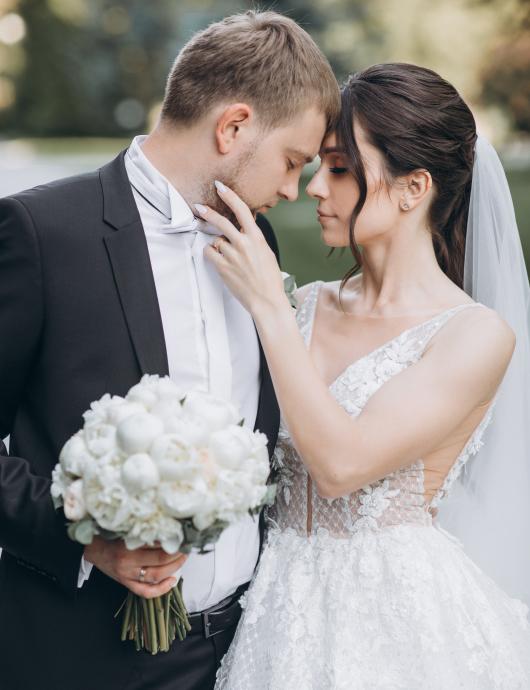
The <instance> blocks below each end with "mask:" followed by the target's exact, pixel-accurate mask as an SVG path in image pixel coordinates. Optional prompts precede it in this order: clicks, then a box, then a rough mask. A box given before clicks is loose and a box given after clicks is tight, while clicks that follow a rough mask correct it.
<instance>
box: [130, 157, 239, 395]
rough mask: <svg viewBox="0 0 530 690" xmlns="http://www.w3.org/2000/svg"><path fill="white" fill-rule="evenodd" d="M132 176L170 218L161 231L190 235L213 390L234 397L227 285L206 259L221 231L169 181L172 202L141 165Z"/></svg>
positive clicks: (136, 187) (133, 169) (168, 186)
mask: <svg viewBox="0 0 530 690" xmlns="http://www.w3.org/2000/svg"><path fill="white" fill-rule="evenodd" d="M129 178H130V181H131V184H132V186H133V187H134V188H135V189H136V191H137V192H138V193H139V194H141V195H142V196H143V197H144V199H145V200H146V201H148V202H149V204H151V206H153V207H154V208H156V209H157V210H158V211H159V212H160V214H161V215H162V216H163V219H164V220H165V221H166V222H163V224H162V226H161V227H160V232H162V233H164V234H174V233H179V234H180V233H189V235H190V237H189V244H188V246H189V247H190V250H191V257H192V260H193V267H194V270H195V274H196V278H197V287H198V292H199V300H200V309H201V318H202V322H203V324H204V331H205V337H206V347H207V350H208V381H209V391H210V393H212V394H213V395H216V396H218V397H220V398H223V399H224V400H230V398H231V395H232V364H231V357H230V348H229V341H228V333H227V330H226V319H225V311H224V299H223V292H224V286H223V281H222V280H221V278H220V276H219V274H218V273H217V271H216V269H215V267H214V266H213V265H212V264H210V263H209V262H207V261H206V260H205V259H204V248H205V247H206V245H208V244H211V239H212V236H218V235H219V234H220V233H219V231H218V230H217V229H216V228H213V227H212V226H209V225H208V224H207V223H205V222H204V221H203V220H200V219H198V218H196V217H195V216H194V215H193V213H192V211H191V209H190V207H189V206H188V204H187V203H186V202H185V201H184V199H183V198H182V196H181V195H180V194H179V193H178V192H177V190H176V189H175V188H174V187H172V186H171V185H170V184H169V183H168V185H167V191H168V194H169V204H168V197H167V196H166V195H165V194H163V193H162V192H161V190H160V189H158V188H156V187H155V186H154V185H152V184H151V181H150V180H149V179H148V177H147V176H145V175H144V174H142V171H141V170H140V169H139V168H138V167H136V166H132V167H131V168H130V169H129ZM214 344H215V345H214Z"/></svg>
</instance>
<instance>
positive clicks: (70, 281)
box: [0, 12, 339, 690]
mask: <svg viewBox="0 0 530 690" xmlns="http://www.w3.org/2000/svg"><path fill="white" fill-rule="evenodd" d="M338 108H339V95H338V87H337V84H336V81H335V79H334V77H333V74H332V71H331V69H330V67H329V64H328V63H327V61H326V59H325V58H324V56H323V55H322V54H321V52H320V51H319V49H318V48H317V47H316V45H315V44H314V43H313V41H312V39H311V38H310V37H309V36H308V34H306V33H305V32H304V31H303V30H302V29H301V28H300V27H299V26H297V25H296V24H295V23H294V22H293V21H291V20H289V19H287V18H285V17H283V16H281V15H278V14H275V13H273V12H265V13H255V12H247V13H246V14H242V15H236V16H233V17H229V18H227V19H225V20H224V21H222V22H219V23H217V24H213V25H211V26H210V27H209V28H207V29H206V30H205V31H203V32H201V33H199V34H197V35H195V36H194V37H193V38H192V39H191V40H190V41H189V43H188V44H187V45H186V46H185V47H184V48H183V50H182V51H181V53H180V55H179V56H178V58H177V60H176V62H175V64H174V66H173V69H172V71H171V73H170V75H169V79H168V83H167V90H166V94H165V98H164V102H163V107H162V114H161V118H160V121H159V123H158V124H157V126H156V128H155V129H154V131H153V132H152V133H151V134H150V135H148V136H147V137H137V138H136V139H134V141H133V142H132V144H131V146H130V147H129V149H128V150H127V151H125V152H122V153H121V154H120V155H119V156H118V157H117V158H116V159H115V160H114V161H112V162H111V163H109V164H108V165H106V166H104V167H103V168H101V170H99V171H96V172H94V173H90V174H87V175H82V176H79V177H74V178H70V179H66V180H60V181H58V182H53V183H50V184H48V185H44V186H42V187H37V188H35V189H32V190H28V191H25V192H22V193H20V194H17V195H14V196H12V197H8V198H5V199H2V200H0V333H1V335H0V439H1V438H4V437H6V436H7V435H10V437H11V442H10V451H9V454H8V452H7V450H6V448H5V446H4V445H3V444H2V443H1V441H0V547H2V549H3V551H2V557H1V560H0V687H1V688H2V690H29V689H30V688H35V689H36V690H37V689H38V690H95V688H100V689H101V690H122V689H123V690H140V689H142V690H147V688H149V689H156V690H165V689H167V690H169V689H170V688H173V689H175V688H178V690H191V689H195V688H196V689H197V690H199V689H201V690H203V689H206V688H211V687H213V683H214V679H215V671H216V667H217V665H218V663H219V661H220V658H221V657H222V655H223V654H224V652H225V651H226V649H227V648H228V645H229V644H230V641H231V639H232V637H233V634H234V631H235V626H236V624H237V621H238V618H239V614H240V608H239V604H238V603H237V600H238V597H239V596H240V595H241V592H242V591H244V589H245V587H246V584H247V583H248V581H249V579H250V577H251V575H252V572H253V569H254V567H255V564H256V560H257V557H258V551H259V532H258V527H257V525H256V524H255V523H253V522H252V521H250V520H249V521H248V522H245V523H242V524H241V525H238V526H235V527H233V528H231V529H229V530H228V531H227V532H226V534H224V535H223V536H222V538H221V540H220V541H219V543H218V544H217V545H216V546H215V549H214V550H213V552H212V553H211V554H209V555H191V556H190V557H189V558H188V559H187V560H185V558H184V557H182V556H180V555H177V556H168V555H167V554H165V553H164V552H162V551H161V550H159V549H139V550H137V551H127V550H126V549H125V548H124V547H123V545H122V544H121V543H120V542H105V541H103V540H100V539H96V540H95V541H94V543H93V544H91V545H90V546H89V547H87V548H86V549H85V550H84V551H83V548H82V546H81V545H79V544H77V543H74V542H72V541H70V540H69V539H68V537H67V536H66V529H65V518H64V515H63V514H62V513H60V512H56V511H54V509H53V506H52V501H51V498H50V495H49V491H50V475H51V471H52V469H53V467H54V465H55V463H56V462H57V459H58V455H59V451H60V449H61V447H62V445H63V444H64V442H65V441H66V440H67V438H69V436H70V435H71V434H73V433H74V432H75V431H76V430H77V429H78V428H80V426H81V424H82V417H81V415H82V413H83V411H84V410H86V409H87V408H88V406H89V404H90V402H91V401H92V400H95V399H97V398H99V397H100V396H101V395H103V394H104V393H105V392H110V393H112V394H119V395H123V394H124V393H125V392H126V391H127V390H128V389H129V387H131V386H132V385H133V384H135V383H136V382H137V381H138V380H139V378H140V377H141V375H142V374H144V373H151V374H153V373H157V374H160V375H165V374H169V375H170V376H171V377H172V379H173V380H175V381H176V382H177V383H178V384H179V385H180V386H182V387H183V388H187V389H189V388H200V389H202V390H209V391H211V392H213V393H215V394H217V395H221V396H224V397H228V398H230V399H232V400H233V401H234V402H235V403H236V404H237V405H238V407H239V408H240V409H241V410H242V413H243V415H244V417H245V420H246V423H247V424H249V425H250V426H251V427H256V428H259V429H260V430H261V431H263V432H264V433H266V434H267V436H268V439H269V451H270V452H272V449H273V447H274V444H275V440H276V435H277V429H278V420H279V411H278V407H277V403H276V401H275V397H274V391H273V388H272V384H271V380H270V376H269V373H268V371H267V367H266V363H265V359H264V357H263V353H262V351H261V348H260V345H259V342H258V339H257V335H256V331H255V329H254V325H253V323H252V320H251V318H250V316H249V314H248V313H247V312H246V311H245V310H244V309H243V307H241V305H240V304H239V303H238V302H237V301H236V300H235V299H234V298H233V297H232V295H231V294H230V293H229V292H228V291H227V290H226V289H225V288H223V285H222V283H221V281H220V279H219V277H218V276H217V274H216V273H215V270H214V269H213V267H212V266H211V265H210V264H208V263H206V262H205V261H204V259H203V250H204V247H205V246H206V245H207V244H208V243H210V242H211V241H212V240H213V239H214V238H213V236H212V234H213V233H215V230H213V229H212V228H209V227H208V226H206V225H205V224H204V223H203V222H202V221H199V220H198V219H197V218H196V217H195V216H194V214H193V210H192V209H193V204H194V203H196V202H200V203H203V204H209V205H210V206H212V207H215V208H218V209H219V210H221V211H222V212H223V211H225V212H226V210H227V209H226V208H224V209H223V207H222V205H221V203H220V201H219V200H218V197H217V195H216V193H215V187H214V181H215V180H216V179H219V180H222V181H224V182H225V183H226V184H228V185H230V187H232V188H233V189H235V190H236V191H237V192H238V193H239V194H240V195H241V196H242V198H243V199H244V200H245V201H246V202H247V204H249V206H250V207H251V208H252V209H253V210H254V211H255V212H256V213H257V212H258V211H259V210H262V211H263V210H264V209H266V208H268V207H271V206H273V205H274V204H276V203H277V201H279V200H280V199H287V200H290V201H292V200H294V199H295V198H296V196H297V188H298V181H299V177H300V173H301V170H302V167H303V165H304V164H305V163H306V161H308V160H310V159H312V158H313V157H314V156H315V155H316V153H317V151H318V150H319V146H320V142H321V139H322V137H323V135H324V133H325V131H326V128H327V127H329V126H330V125H331V123H332V122H333V121H334V119H335V118H336V116H337V113H338ZM258 219H259V224H260V227H261V228H262V230H263V232H264V234H265V237H266V238H267V241H268V242H269V244H270V245H271V247H272V248H273V249H274V251H275V252H276V253H277V245H276V241H275V238H274V234H273V232H272V229H271V228H270V226H269V224H268V223H267V222H266V221H265V220H264V218H263V217H262V216H258ZM180 566H183V569H182V574H183V577H184V582H185V584H184V596H185V600H186V603H187V606H188V609H189V611H190V613H192V616H191V620H192V632H191V633H190V634H189V635H188V637H187V639H186V640H185V641H184V642H182V643H179V642H178V641H176V642H175V643H174V644H173V646H172V648H171V650H170V652H168V653H167V654H163V653H162V654H158V655H157V656H153V657H152V656H150V655H149V654H147V653H146V652H136V651H135V649H134V647H133V645H132V643H130V642H125V643H122V642H120V641H119V624H118V622H117V621H116V620H115V619H114V618H113V614H114V612H115V611H116V610H117V609H118V607H119V605H120V604H121V602H122V600H123V598H124V596H125V594H126V590H127V589H130V590H132V591H134V592H136V593H138V594H141V595H143V596H146V597H152V596H156V595H159V594H161V593H163V592H166V591H168V589H169V587H170V586H171V578H170V576H171V574H172V573H173V572H174V571H175V570H177V569H178V568H179V567H180Z"/></svg>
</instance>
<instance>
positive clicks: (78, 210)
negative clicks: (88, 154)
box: [0, 156, 120, 225]
mask: <svg viewBox="0 0 530 690" xmlns="http://www.w3.org/2000/svg"><path fill="white" fill-rule="evenodd" d="M119 158H120V156H118V158H116V159H115V160H114V161H111V162H110V163H107V164H106V165H105V166H103V167H102V168H99V169H96V170H92V171H90V172H86V173H82V174H78V175H72V176H69V177H63V178H60V179H57V180H53V181H51V182H47V183H45V184H41V185H38V186H36V187H32V188H30V189H25V190H23V191H21V192H17V193H16V194H12V195H10V196H7V197H4V198H2V199H0V208H2V207H3V210H4V213H6V212H9V209H13V210H14V211H17V210H20V209H21V207H22V208H23V209H24V210H25V212H26V214H28V215H29V216H30V217H31V218H32V219H33V222H34V223H35V224H37V225H40V224H41V223H42V222H46V221H48V220H52V219H53V222H54V223H60V222H61V221H62V220H66V221H67V222H70V221H71V219H72V217H77V218H86V217H87V215H88V216H91V217H93V216H94V214H96V213H102V209H103V194H102V185H101V173H102V171H103V170H105V169H106V168H110V167H114V168H118V167H120V165H119V163H120V162H119Z"/></svg>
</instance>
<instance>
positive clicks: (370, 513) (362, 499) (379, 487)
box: [356, 479, 400, 529]
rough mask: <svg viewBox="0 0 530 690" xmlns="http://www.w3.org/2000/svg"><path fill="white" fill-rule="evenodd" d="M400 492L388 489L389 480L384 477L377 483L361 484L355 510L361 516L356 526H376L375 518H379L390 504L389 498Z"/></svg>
mask: <svg viewBox="0 0 530 690" xmlns="http://www.w3.org/2000/svg"><path fill="white" fill-rule="evenodd" d="M399 494H400V490H399V489H390V482H389V480H388V479H384V480H383V481H382V482H380V483H378V484H368V485H367V486H363V488H362V489H361V491H360V492H359V496H358V498H359V503H360V505H359V507H358V508H357V512H358V514H359V515H362V518H361V519H360V520H358V521H357V523H356V527H360V526H361V525H362V526H364V527H371V528H374V529H375V528H377V526H378V523H377V518H380V517H381V515H382V514H383V513H384V512H385V510H386V509H387V508H388V507H389V506H390V503H391V499H392V498H395V497H396V496H398V495H399Z"/></svg>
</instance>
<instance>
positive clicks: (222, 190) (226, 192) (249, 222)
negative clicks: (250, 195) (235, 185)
mask: <svg viewBox="0 0 530 690" xmlns="http://www.w3.org/2000/svg"><path fill="white" fill-rule="evenodd" d="M215 188H216V189H217V193H218V194H219V196H220V197H221V199H222V200H223V201H224V203H225V204H226V205H227V206H228V207H229V208H230V209H231V210H232V211H233V212H234V215H235V217H236V218H237V220H238V221H239V225H240V226H241V230H242V231H243V232H246V233H248V234H249V235H256V234H259V235H261V234H262V232H261V230H260V229H259V227H258V226H257V225H256V221H255V220H254V216H253V215H252V212H251V210H250V209H249V207H248V206H247V205H246V204H245V202H244V201H243V200H242V199H241V198H240V197H239V196H238V195H237V194H236V193H235V192H234V191H233V190H231V189H230V188H229V187H227V186H226V185H225V184H223V183H222V182H219V181H218V180H216V181H215Z"/></svg>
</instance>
